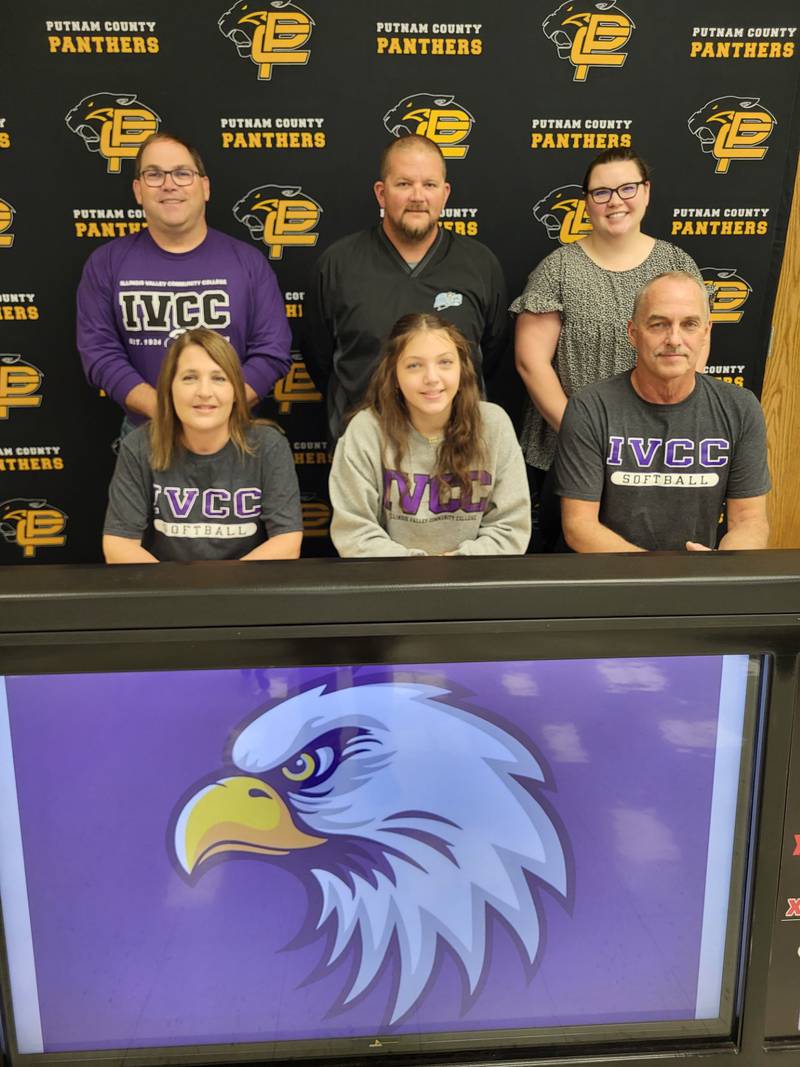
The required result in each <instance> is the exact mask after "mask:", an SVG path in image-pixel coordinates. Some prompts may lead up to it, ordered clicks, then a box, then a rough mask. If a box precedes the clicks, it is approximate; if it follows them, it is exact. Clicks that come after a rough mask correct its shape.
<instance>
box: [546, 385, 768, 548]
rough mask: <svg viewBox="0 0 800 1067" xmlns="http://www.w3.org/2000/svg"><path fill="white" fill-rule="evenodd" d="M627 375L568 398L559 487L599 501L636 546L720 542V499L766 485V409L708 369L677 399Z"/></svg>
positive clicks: (758, 491)
mask: <svg viewBox="0 0 800 1067" xmlns="http://www.w3.org/2000/svg"><path fill="white" fill-rule="evenodd" d="M630 378H631V376H630V372H629V371H628V372H626V373H625V374H618V375H617V376H616V377H615V378H610V379H608V380H607V381H603V382H597V383H596V384H595V385H590V386H588V387H587V388H586V389H582V390H581V391H580V392H579V393H578V394H577V395H576V396H574V397H572V398H571V399H570V401H569V404H568V405H567V411H566V414H565V415H564V421H563V422H562V424H561V433H560V434H559V438H558V452H557V454H556V461H555V476H556V492H557V493H558V494H559V496H565V497H570V498H571V499H573V500H599V501H600V514H599V518H600V522H602V523H603V525H604V526H608V527H609V529H611V530H613V531H614V533H617V534H619V535H620V536H621V537H624V538H625V539H626V540H627V541H630V542H631V543H632V544H634V545H638V546H639V547H640V548H645V549H648V550H649V551H654V550H657V549H682V548H685V546H686V542H687V541H698V542H699V543H700V544H703V545H707V546H708V547H709V548H714V547H715V545H716V542H717V527H718V523H719V516H720V511H721V509H722V504H723V501H725V500H726V499H729V498H734V497H751V496H762V495H763V494H764V493H766V492H768V491H769V488H770V479H769V470H768V469H767V441H766V430H765V427H764V416H763V414H762V412H761V408H760V407H759V404H758V401H757V400H756V398H755V397H754V396H753V394H752V393H751V392H750V391H749V390H748V389H740V388H739V387H738V386H735V385H727V384H726V383H724V382H719V381H717V380H716V379H715V378H710V377H708V376H706V375H703V374H697V375H695V387H694V389H693V391H692V392H691V393H690V395H689V396H688V397H687V398H686V399H685V400H681V401H679V402H678V403H677V404H650V403H648V402H647V401H645V400H642V398H641V397H640V396H639V395H638V393H636V391H635V390H634V388H633V386H632V385H631V380H630Z"/></svg>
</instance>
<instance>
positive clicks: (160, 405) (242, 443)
mask: <svg viewBox="0 0 800 1067" xmlns="http://www.w3.org/2000/svg"><path fill="white" fill-rule="evenodd" d="M189 345H199V347H200V348H202V349H203V351H204V352H206V353H207V354H208V355H209V356H210V357H211V359H213V360H214V362H215V363H216V364H217V366H218V367H219V368H220V369H221V370H222V371H223V373H224V374H225V377H226V378H227V379H228V381H229V382H230V383H231V385H232V386H233V408H232V410H231V415H230V419H229V421H228V430H229V432H230V435H231V440H232V441H233V443H234V445H235V446H236V447H237V448H238V450H239V452H241V453H242V455H245V454H248V455H250V454H252V451H253V449H252V448H251V446H250V445H249V444H248V443H247V431H248V429H249V428H250V427H251V426H252V424H253V418H252V416H251V414H250V408H249V407H248V404H247V396H246V394H245V391H244V379H243V378H242V368H241V364H240V363H239V357H238V356H237V354H236V349H235V348H234V347H233V345H231V344H229V343H228V341H226V340H225V338H224V337H220V335H219V334H218V333H214V331H213V330H207V329H205V328H198V329H196V330H187V331H186V332H185V333H182V334H181V335H180V337H178V338H176V339H175V340H174V341H173V342H172V344H171V345H170V346H169V348H168V349H167V354H166V355H165V356H164V362H163V363H162V364H161V370H160V372H159V375H158V384H157V385H156V414H155V418H153V419H151V420H150V465H151V466H152V468H153V470H156V471H163V470H166V468H167V467H169V465H170V464H171V463H172V460H173V458H174V457H175V453H176V452H177V451H178V450H179V449H180V448H181V447H182V446H181V429H182V426H181V421H180V419H179V418H178V416H177V415H176V414H175V405H174V404H173V402H172V383H173V382H174V381H175V375H176V374H177V371H178V360H179V359H180V356H181V353H182V352H183V351H184V349H186V348H188V347H189Z"/></svg>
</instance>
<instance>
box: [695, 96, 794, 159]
mask: <svg viewBox="0 0 800 1067" xmlns="http://www.w3.org/2000/svg"><path fill="white" fill-rule="evenodd" d="M760 103H761V100H760V98H759V97H757V96H751V97H739V96H718V97H717V98H716V99H715V100H709V101H708V103H707V104H704V105H703V107H701V108H699V109H698V110H697V111H695V112H694V114H693V115H691V116H690V118H689V121H688V126H689V130H690V132H691V133H693V134H694V136H695V137H696V138H697V139H698V141H699V142H700V147H701V149H702V150H703V152H706V153H710V154H711V155H712V156H713V157H714V159H716V160H717V166H716V171H715V173H717V174H725V173H726V172H727V171H728V168H729V167H730V165H731V162H732V161H734V160H758V159H763V158H764V156H765V155H766V154H767V146H766V145H763V142H764V141H765V140H766V139H767V138H768V137H769V135H770V134H771V133H772V131H773V129H774V128H775V126H777V124H778V120H777V119H776V118H775V116H774V115H773V114H772V112H771V111H768V110H767V109H766V108H764V107H759V106H758V105H759V104H760Z"/></svg>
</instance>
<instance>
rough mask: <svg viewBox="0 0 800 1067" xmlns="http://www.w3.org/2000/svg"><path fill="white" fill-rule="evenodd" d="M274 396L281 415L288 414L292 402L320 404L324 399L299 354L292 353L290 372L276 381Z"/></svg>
mask: <svg viewBox="0 0 800 1067" xmlns="http://www.w3.org/2000/svg"><path fill="white" fill-rule="evenodd" d="M273 396H274V397H275V402H276V403H277V405H278V411H279V412H280V413H281V415H288V414H289V413H290V412H291V410H292V404H318V403H319V402H320V401H321V400H322V393H320V392H319V391H318V389H317V387H316V385H314V382H313V380H312V378H311V375H310V374H309V373H308V370H307V368H306V365H305V363H304V362H303V360H302V359H301V358H300V356H299V354H298V355H296V354H295V353H294V352H293V353H292V365H291V367H290V368H289V373H288V374H286V375H285V376H284V377H283V378H281V379H280V380H279V381H277V382H275V389H274V392H273Z"/></svg>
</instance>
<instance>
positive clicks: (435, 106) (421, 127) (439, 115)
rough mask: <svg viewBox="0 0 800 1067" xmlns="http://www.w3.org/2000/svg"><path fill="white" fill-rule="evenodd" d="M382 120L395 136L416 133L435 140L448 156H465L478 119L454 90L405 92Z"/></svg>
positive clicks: (455, 157) (449, 157) (454, 157)
mask: <svg viewBox="0 0 800 1067" xmlns="http://www.w3.org/2000/svg"><path fill="white" fill-rule="evenodd" d="M383 124H384V126H385V127H386V129H387V130H388V131H389V133H391V134H392V135H393V136H395V137H402V136H403V135H404V134H409V133H415V134H418V135H419V136H420V137H427V138H429V140H431V141H434V142H435V143H436V144H437V145H438V146H439V148H440V149H441V150H442V155H443V156H445V157H446V158H447V159H463V158H464V156H465V155H466V154H467V152H468V150H469V145H465V144H462V143H461V142H463V141H465V140H466V138H467V137H469V135H470V132H471V131H472V127H473V125H474V124H475V119H474V118H473V116H472V115H471V114H470V113H469V111H467V109H466V108H465V107H462V106H461V104H459V103H458V102H457V101H456V99H455V97H454V96H453V95H452V94H451V93H413V94H412V95H410V96H404V97H403V98H402V100H400V101H399V102H398V103H397V104H395V105H394V107H391V108H389V110H388V111H387V112H386V114H385V115H384V116H383Z"/></svg>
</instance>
